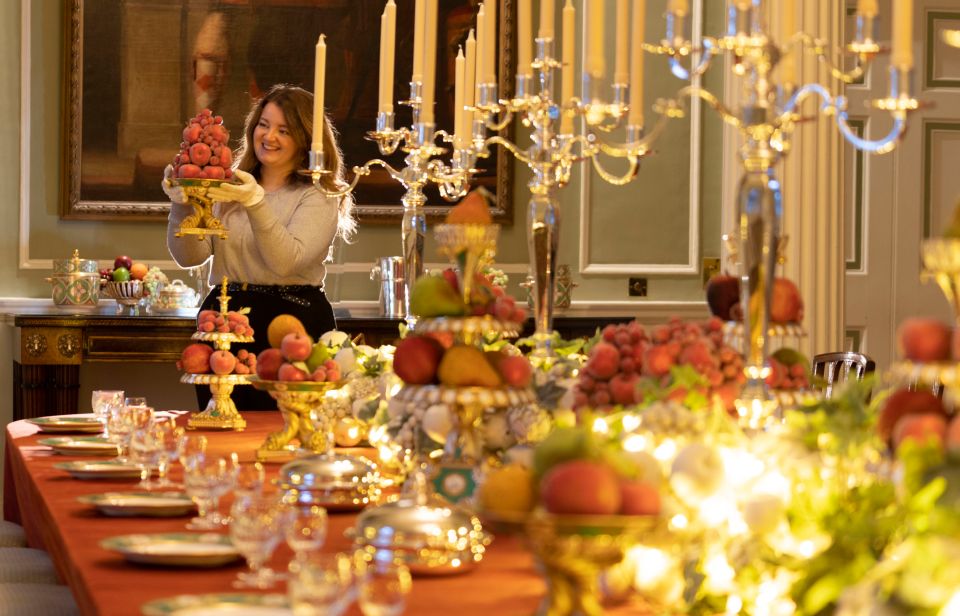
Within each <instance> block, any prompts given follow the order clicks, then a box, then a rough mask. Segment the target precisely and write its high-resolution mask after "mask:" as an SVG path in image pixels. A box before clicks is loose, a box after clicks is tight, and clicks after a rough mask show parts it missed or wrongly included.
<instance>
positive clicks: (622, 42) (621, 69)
mask: <svg viewBox="0 0 960 616" xmlns="http://www.w3.org/2000/svg"><path fill="white" fill-rule="evenodd" d="M628 1H629V0H617V30H616V31H617V35H616V39H615V42H614V44H615V45H616V47H615V49H616V52H615V53H616V55H615V56H614V63H613V83H627V75H628V70H627V49H628V45H627V37H628V36H629V35H628V34H627V32H628V31H629V28H630V18H629V17H628V10H627V9H628Z"/></svg>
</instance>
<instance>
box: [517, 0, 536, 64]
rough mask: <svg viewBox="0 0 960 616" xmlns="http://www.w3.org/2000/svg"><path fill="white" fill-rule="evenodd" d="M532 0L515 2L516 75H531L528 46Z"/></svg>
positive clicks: (531, 34) (530, 30) (531, 31)
mask: <svg viewBox="0 0 960 616" xmlns="http://www.w3.org/2000/svg"><path fill="white" fill-rule="evenodd" d="M532 4H533V0H517V74H518V75H533V70H532V69H531V68H530V56H531V54H530V45H531V44H532V43H533V24H532V20H533V16H532V15H533V14H532V10H533V7H532V6H531V5H532Z"/></svg>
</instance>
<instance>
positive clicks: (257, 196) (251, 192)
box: [207, 169, 263, 207]
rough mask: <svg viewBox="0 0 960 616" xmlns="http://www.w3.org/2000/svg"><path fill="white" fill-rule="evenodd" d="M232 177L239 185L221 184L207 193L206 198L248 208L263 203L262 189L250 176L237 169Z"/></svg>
mask: <svg viewBox="0 0 960 616" xmlns="http://www.w3.org/2000/svg"><path fill="white" fill-rule="evenodd" d="M233 176H234V177H235V178H237V179H238V180H240V184H227V183H223V184H221V185H220V186H217V187H216V188H211V189H209V190H208V191H207V196H208V197H210V198H211V199H213V200H214V201H219V202H221V203H226V202H228V201H236V202H237V203H239V204H240V205H242V206H244V207H250V206H251V205H256V204H258V203H260V202H261V201H263V187H262V186H260V185H259V184H257V181H256V180H255V179H254V178H253V176H252V175H250V174H249V173H247V172H246V171H240V170H239V169H237V170H236V171H234V172H233Z"/></svg>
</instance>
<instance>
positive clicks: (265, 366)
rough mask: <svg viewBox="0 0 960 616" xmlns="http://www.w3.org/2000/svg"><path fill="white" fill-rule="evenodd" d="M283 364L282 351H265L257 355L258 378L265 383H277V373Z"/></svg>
mask: <svg viewBox="0 0 960 616" xmlns="http://www.w3.org/2000/svg"><path fill="white" fill-rule="evenodd" d="M282 364H283V354H282V353H280V349H264V350H262V351H260V354H259V355H257V376H258V377H260V378H261V379H263V380H265V381H276V380H277V371H278V370H279V369H280V366H281V365H282Z"/></svg>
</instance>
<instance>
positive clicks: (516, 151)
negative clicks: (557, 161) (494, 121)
mask: <svg viewBox="0 0 960 616" xmlns="http://www.w3.org/2000/svg"><path fill="white" fill-rule="evenodd" d="M494 144H499V145H502V146H503V147H505V148H507V149H508V150H510V153H511V154H513V155H514V156H515V157H516V158H517V160H521V161H523V162H524V163H525V164H527V165H534V164H536V161H535V160H533V159H532V158H530V157H529V156H528V155H527V153H526V152H524V151H523V150H521V149H520V148H518V147H517V146H516V145H514V144H513V143H511V142H509V141H507V140H506V139H504V138H503V137H500V136H497V135H494V136H493V137H490V138H489V139H487V140H486V141H484V142H483V147H484V149H486V148H488V147H490V146H491V145H494Z"/></svg>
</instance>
